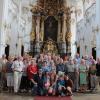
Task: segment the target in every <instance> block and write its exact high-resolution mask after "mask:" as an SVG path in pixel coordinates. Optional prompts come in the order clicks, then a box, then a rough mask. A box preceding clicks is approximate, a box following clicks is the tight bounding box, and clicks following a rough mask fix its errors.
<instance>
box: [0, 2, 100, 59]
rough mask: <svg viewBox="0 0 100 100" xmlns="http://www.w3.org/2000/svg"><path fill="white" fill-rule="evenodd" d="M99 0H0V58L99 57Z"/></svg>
mask: <svg viewBox="0 0 100 100" xmlns="http://www.w3.org/2000/svg"><path fill="white" fill-rule="evenodd" d="M99 9H100V1H99V0H1V3H0V12H1V14H0V57H1V56H2V55H3V54H6V55H7V56H9V55H14V56H17V55H23V54H24V53H29V54H31V55H32V56H35V55H37V54H40V53H54V54H60V55H61V56H63V55H71V56H72V57H74V56H75V54H76V53H79V54H80V56H81V57H82V56H83V55H93V57H94V58H95V59H96V58H97V57H99V56H100V31H99V27H100V14H99Z"/></svg>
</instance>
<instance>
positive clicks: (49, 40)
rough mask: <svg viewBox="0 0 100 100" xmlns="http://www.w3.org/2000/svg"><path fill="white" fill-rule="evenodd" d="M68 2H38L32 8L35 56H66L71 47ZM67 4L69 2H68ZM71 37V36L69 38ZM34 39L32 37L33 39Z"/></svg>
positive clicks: (50, 0)
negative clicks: (66, 4) (42, 53)
mask: <svg viewBox="0 0 100 100" xmlns="http://www.w3.org/2000/svg"><path fill="white" fill-rule="evenodd" d="M65 1H66V0H37V4H36V5H35V6H32V9H31V12H32V13H33V18H32V19H33V20H32V23H33V24H32V32H31V36H33V41H35V42H34V43H35V44H33V45H34V46H35V47H34V48H33V50H34V52H35V54H38V53H40V52H41V51H42V52H50V53H58V51H59V53H60V54H66V53H70V52H71V51H70V50H69V49H68V48H69V47H71V45H70V38H69V37H70V36H71V35H70V34H69V33H71V32H70V19H71V16H70V15H71V11H70V8H69V7H67V6H65V4H64V3H65ZM66 2H67V1H66ZM47 20H48V21H47ZM69 35H70V36H69ZM31 38H32V37H31Z"/></svg>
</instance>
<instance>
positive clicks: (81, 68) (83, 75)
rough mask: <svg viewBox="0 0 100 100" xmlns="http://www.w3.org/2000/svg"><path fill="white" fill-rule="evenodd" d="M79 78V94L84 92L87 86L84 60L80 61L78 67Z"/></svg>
mask: <svg viewBox="0 0 100 100" xmlns="http://www.w3.org/2000/svg"><path fill="white" fill-rule="evenodd" d="M79 73H80V74H79V77H80V92H85V90H86V86H87V66H86V64H85V60H84V59H82V60H81V64H80V65H79Z"/></svg>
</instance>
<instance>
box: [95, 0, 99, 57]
mask: <svg viewBox="0 0 100 100" xmlns="http://www.w3.org/2000/svg"><path fill="white" fill-rule="evenodd" d="M96 24H97V25H96V26H97V27H96V30H97V33H96V52H97V55H96V56H97V57H100V0H96Z"/></svg>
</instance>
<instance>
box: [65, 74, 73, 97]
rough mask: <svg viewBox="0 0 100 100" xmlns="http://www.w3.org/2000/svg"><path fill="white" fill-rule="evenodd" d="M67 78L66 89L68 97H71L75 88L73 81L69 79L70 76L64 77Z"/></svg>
mask: <svg viewBox="0 0 100 100" xmlns="http://www.w3.org/2000/svg"><path fill="white" fill-rule="evenodd" d="M64 78H65V87H66V95H67V96H71V95H72V88H73V81H72V80H71V79H69V77H68V75H66V74H65V75H64Z"/></svg>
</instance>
